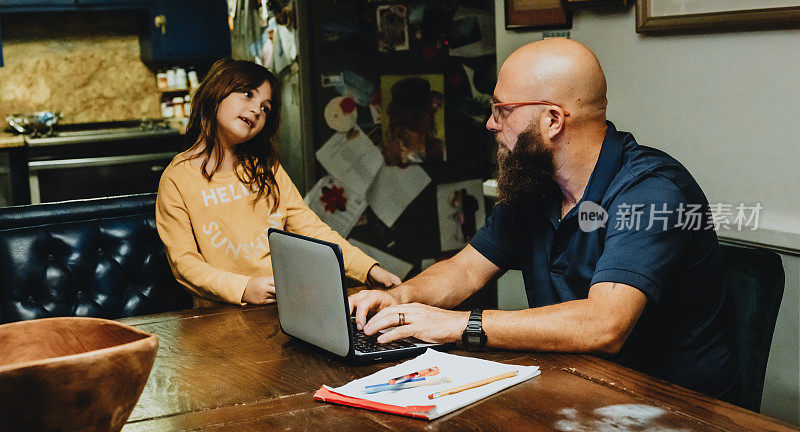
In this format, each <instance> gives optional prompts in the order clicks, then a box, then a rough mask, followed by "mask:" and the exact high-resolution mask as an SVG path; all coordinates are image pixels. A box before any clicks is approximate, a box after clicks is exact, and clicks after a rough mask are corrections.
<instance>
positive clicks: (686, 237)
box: [350, 39, 736, 400]
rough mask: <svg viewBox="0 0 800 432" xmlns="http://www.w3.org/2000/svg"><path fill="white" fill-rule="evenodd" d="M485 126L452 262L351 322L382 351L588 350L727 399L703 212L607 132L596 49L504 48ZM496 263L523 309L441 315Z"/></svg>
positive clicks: (719, 294)
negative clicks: (476, 184)
mask: <svg viewBox="0 0 800 432" xmlns="http://www.w3.org/2000/svg"><path fill="white" fill-rule="evenodd" d="M632 102H633V101H632ZM486 127H487V129H489V130H490V131H492V132H493V133H494V134H495V135H496V140H497V143H498V161H499V165H500V170H499V174H498V194H499V204H498V205H497V206H495V208H494V210H493V211H492V214H491V216H490V217H489V219H488V220H487V222H486V225H485V226H484V227H483V228H481V229H480V231H479V232H478V233H477V234H476V235H475V237H474V238H473V239H472V241H471V242H470V245H468V246H467V247H466V248H464V249H463V250H462V251H460V252H459V253H458V254H457V255H456V256H455V257H453V258H452V259H449V260H447V261H444V262H441V263H438V264H436V265H434V266H432V267H430V268H429V269H427V270H426V271H424V272H423V273H421V274H420V275H418V276H417V277H415V278H413V279H411V280H409V281H407V282H405V283H403V284H402V285H399V286H397V287H395V288H393V289H391V290H389V291H380V290H371V291H361V292H359V293H357V294H354V295H353V296H351V297H350V306H351V309H352V312H354V313H355V315H356V323H357V327H359V328H363V329H364V331H365V333H367V334H375V333H376V332H378V331H379V330H382V329H386V328H389V327H395V328H394V329H393V330H390V331H388V332H385V333H383V334H382V335H380V336H379V337H378V341H379V342H382V343H384V342H388V341H391V340H394V339H397V338H402V337H407V336H414V337H417V338H419V339H422V340H425V341H430V342H463V343H464V345H466V347H467V348H469V349H474V350H480V349H483V347H484V346H486V345H488V346H492V347H497V348H506V349H513V350H536V351H560V352H578V353H595V354H601V355H604V356H607V357H610V358H611V359H612V360H614V361H617V362H619V363H621V364H623V365H626V366H629V367H631V368H634V369H637V370H640V371H644V372H646V373H649V374H652V375H655V376H657V377H660V378H663V379H666V380H669V381H673V382H675V383H678V384H680V385H683V386H686V387H689V388H692V389H695V390H698V391H701V392H703V393H706V394H709V395H712V396H715V397H719V398H723V399H728V400H730V399H731V398H732V397H734V394H733V388H734V384H735V381H736V372H735V368H734V366H733V362H732V353H731V348H730V345H729V340H730V339H729V335H728V331H729V330H728V326H727V325H726V322H727V321H726V320H727V319H728V316H727V315H726V312H725V311H726V310H727V309H726V308H725V307H724V304H725V302H724V298H725V287H724V283H723V272H722V259H721V253H720V248H719V243H718V241H717V237H716V234H715V232H714V230H713V223H711V221H710V220H709V219H710V216H709V211H708V210H709V205H708V202H707V200H706V198H705V196H704V195H703V192H702V191H701V189H700V187H699V186H698V185H697V183H696V182H695V181H694V179H693V178H692V176H691V175H690V174H689V173H688V172H687V171H686V169H685V168H684V167H683V166H682V165H681V164H680V163H679V162H677V161H676V160H675V159H673V158H671V157H669V156H668V155H666V154H665V153H663V152H660V151H658V150H655V149H652V148H648V147H644V146H639V145H638V144H637V143H636V141H635V140H634V138H633V136H632V135H631V134H629V133H626V132H619V131H617V130H616V128H615V127H614V125H613V124H612V123H611V122H608V121H606V81H605V76H604V75H603V70H602V68H601V67H600V63H599V61H598V60H597V58H596V57H595V55H594V53H592V52H591V51H590V50H589V49H588V48H586V47H584V46H583V45H581V44H579V43H577V42H574V41H570V40H567V39H546V40H543V41H540V42H535V43H531V44H528V45H526V46H524V47H522V48H520V49H518V50H517V51H515V52H514V53H513V54H511V56H509V57H508V59H507V60H506V61H505V63H504V64H503V67H502V68H501V70H500V73H499V75H498V79H497V86H496V87H495V90H494V97H493V104H492V116H491V117H490V118H489V119H488V121H487V122H486ZM510 268H515V269H521V270H522V274H523V278H524V281H525V291H526V293H527V297H528V303H529V309H525V310H520V311H499V310H475V311H472V312H463V311H453V310H448V309H449V308H454V307H456V306H458V305H459V304H460V303H462V302H463V301H464V300H465V299H466V298H467V297H469V296H470V295H471V294H473V293H475V292H476V291H478V290H480V289H481V288H482V287H484V286H485V285H486V283H487V282H489V280H490V279H491V278H493V277H495V276H497V275H498V274H500V273H501V272H503V271H505V270H506V269H510ZM372 314H374V315H373V316H372V317H371V318H370V319H369V321H367V318H368V317H369V316H370V315H372Z"/></svg>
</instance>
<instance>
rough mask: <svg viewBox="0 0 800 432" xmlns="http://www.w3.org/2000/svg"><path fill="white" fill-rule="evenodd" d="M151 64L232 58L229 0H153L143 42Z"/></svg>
mask: <svg viewBox="0 0 800 432" xmlns="http://www.w3.org/2000/svg"><path fill="white" fill-rule="evenodd" d="M139 47H140V49H141V57H142V60H143V61H144V62H146V63H149V64H160V65H170V64H190V63H195V64H203V63H210V62H213V61H214V60H216V59H219V58H222V57H229V56H230V55H231V36H230V30H229V29H228V4H227V2H226V1H225V0H152V1H151V3H150V13H149V18H148V19H147V20H146V23H145V28H144V29H143V31H142V36H141V39H140V42H139Z"/></svg>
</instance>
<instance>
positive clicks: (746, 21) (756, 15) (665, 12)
mask: <svg viewBox="0 0 800 432" xmlns="http://www.w3.org/2000/svg"><path fill="white" fill-rule="evenodd" d="M779 28H800V0H725V1H696V0H638V1H637V2H636V32H637V33H656V34H657V33H703V32H722V31H736V30H769V29H779Z"/></svg>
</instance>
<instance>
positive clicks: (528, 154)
mask: <svg viewBox="0 0 800 432" xmlns="http://www.w3.org/2000/svg"><path fill="white" fill-rule="evenodd" d="M498 145H499V146H500V148H499V150H498V151H497V162H498V165H499V170H498V174H497V194H498V201H499V202H501V203H504V204H511V203H516V202H519V201H520V199H523V198H539V197H540V196H542V195H544V193H545V187H546V185H547V184H548V183H549V182H550V181H552V179H553V174H554V173H555V168H554V165H553V152H552V150H550V149H548V148H547V147H546V146H545V143H544V139H543V138H542V134H541V132H539V131H538V130H537V129H533V128H529V129H527V130H526V131H525V132H523V133H521V134H520V135H519V137H518V138H517V144H516V145H515V146H514V149H513V150H511V151H508V150H506V149H504V148H503V146H502V144H500V143H498Z"/></svg>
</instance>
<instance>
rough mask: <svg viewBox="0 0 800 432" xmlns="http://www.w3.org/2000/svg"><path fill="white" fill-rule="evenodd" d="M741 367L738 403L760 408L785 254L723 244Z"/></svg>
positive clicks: (779, 303)
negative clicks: (782, 257)
mask: <svg viewBox="0 0 800 432" xmlns="http://www.w3.org/2000/svg"><path fill="white" fill-rule="evenodd" d="M722 255H723V258H724V260H725V266H726V280H727V286H728V293H729V298H730V300H731V306H732V311H733V318H734V320H733V326H734V331H733V335H734V337H735V342H734V355H735V356H736V360H737V364H738V368H739V397H738V401H737V402H738V403H737V405H739V406H741V407H743V408H747V409H749V410H752V411H755V412H758V411H759V410H760V407H761V394H762V392H763V390H764V375H765V374H766V371H767V359H768V358H769V349H770V345H771V344H772V334H773V332H774V331H775V322H776V320H777V318H778V309H779V308H780V305H781V298H782V297H783V289H784V285H785V276H784V271H783V264H782V263H781V257H780V255H778V254H777V253H775V252H772V251H768V250H765V249H752V248H744V247H737V246H727V245H725V246H722Z"/></svg>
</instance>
